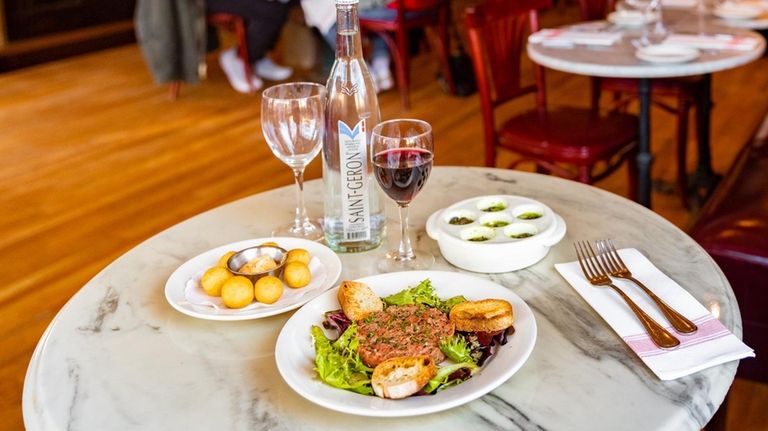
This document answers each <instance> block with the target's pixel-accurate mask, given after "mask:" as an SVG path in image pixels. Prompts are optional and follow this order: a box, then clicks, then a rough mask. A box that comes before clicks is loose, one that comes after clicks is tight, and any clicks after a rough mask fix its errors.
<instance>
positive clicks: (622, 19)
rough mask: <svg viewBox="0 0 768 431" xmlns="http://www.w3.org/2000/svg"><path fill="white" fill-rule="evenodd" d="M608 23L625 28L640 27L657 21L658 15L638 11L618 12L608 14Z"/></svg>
mask: <svg viewBox="0 0 768 431" xmlns="http://www.w3.org/2000/svg"><path fill="white" fill-rule="evenodd" d="M607 19H608V22H610V23H612V24H616V25H619V26H623V27H640V26H643V25H646V24H650V23H652V22H654V21H656V15H654V14H645V13H643V12H641V11H636V10H617V11H614V12H611V13H609V14H608V18H607Z"/></svg>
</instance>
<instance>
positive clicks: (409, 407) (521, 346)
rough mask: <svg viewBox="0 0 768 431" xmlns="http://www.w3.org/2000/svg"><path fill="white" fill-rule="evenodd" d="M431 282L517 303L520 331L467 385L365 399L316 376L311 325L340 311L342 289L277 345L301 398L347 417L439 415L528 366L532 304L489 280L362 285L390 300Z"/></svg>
mask: <svg viewBox="0 0 768 431" xmlns="http://www.w3.org/2000/svg"><path fill="white" fill-rule="evenodd" d="M425 278H428V279H430V280H431V281H432V286H433V287H434V288H435V291H436V292H437V294H438V296H439V297H441V298H449V297H451V296H455V295H464V297H466V298H467V299H469V300H478V299H485V298H499V299H506V300H507V301H509V302H510V303H511V304H512V309H513V311H514V319H515V324H514V326H515V332H514V334H512V335H511V336H509V338H508V342H507V344H505V345H504V346H500V347H498V350H497V351H496V352H495V353H494V355H493V356H491V358H490V359H489V360H488V361H487V362H486V363H485V365H484V366H483V368H482V369H480V370H479V371H478V372H476V374H475V375H474V376H473V377H472V378H471V379H469V380H467V381H465V382H464V383H462V384H460V385H457V386H453V387H451V388H448V389H445V390H442V391H440V392H438V393H437V394H435V395H428V396H417V397H410V398H406V399H402V400H390V399H384V398H378V397H376V396H369V395H360V394H356V393H354V392H350V391H345V390H342V389H337V388H334V387H332V386H329V385H327V384H325V383H323V382H322V381H320V380H319V379H318V378H317V377H316V375H315V370H314V366H315V349H314V347H313V345H312V337H311V336H310V332H309V331H310V327H311V326H312V325H318V326H322V321H323V313H325V312H326V311H330V310H337V309H339V308H340V306H339V301H338V300H337V299H336V295H337V292H338V288H334V289H332V290H329V291H328V292H325V293H324V294H322V295H320V296H319V297H318V298H316V299H314V300H312V301H310V302H309V303H307V304H306V305H304V306H303V307H302V308H301V309H300V310H299V311H297V312H296V313H294V314H293V316H291V318H290V319H288V322H286V324H285V326H283V329H282V331H280V335H279V336H278V338H277V345H276V347H275V360H276V361H277V369H278V370H279V371H280V374H281V375H282V376H283V379H284V380H285V381H286V383H288V386H290V387H291V388H293V390H295V391H296V392H298V393H299V395H301V396H303V397H304V398H306V399H308V400H309V401H312V402H313V403H315V404H318V405H321V406H323V407H326V408H329V409H331V410H336V411H339V412H343V413H350V414H353V415H361V416H379V417H403V416H416V415H423V414H427V413H434V412H438V411H442V410H447V409H450V408H452V407H456V406H459V405H461V404H464V403H467V402H469V401H472V400H475V399H477V398H480V397H481V396H483V395H485V394H487V393H488V392H490V391H492V390H494V389H495V388H497V387H498V386H500V385H502V384H503V383H504V382H506V381H507V380H508V379H509V378H510V377H512V375H513V374H515V373H516V372H517V370H519V369H520V367H522V365H523V364H524V363H525V361H526V360H527V359H528V356H529V355H530V354H531V351H532V350H533V346H534V344H535V343H536V319H535V318H534V316H533V312H531V309H530V308H528V305H527V304H526V303H525V302H524V301H523V300H522V299H521V298H520V297H519V296H517V295H516V294H515V293H513V292H512V291H510V290H509V289H507V288H506V287H504V286H501V285H499V284H496V283H494V282H492V281H490V280H488V279H484V278H479V277H474V276H471V275H466V274H462V273H458V272H444V271H408V272H393V273H389V274H380V275H374V276H371V277H365V278H361V279H360V280H358V281H361V282H364V283H366V284H368V285H369V286H370V287H371V288H372V289H373V290H374V291H375V292H376V293H377V294H378V295H379V296H387V295H390V294H393V293H396V292H399V291H401V290H403V289H406V288H408V287H413V286H416V285H417V284H419V283H420V282H421V281H422V280H424V279H425Z"/></svg>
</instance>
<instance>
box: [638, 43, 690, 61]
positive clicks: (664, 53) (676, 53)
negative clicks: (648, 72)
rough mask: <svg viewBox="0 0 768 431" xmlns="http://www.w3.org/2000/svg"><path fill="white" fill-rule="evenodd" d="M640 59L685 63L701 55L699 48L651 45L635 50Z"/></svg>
mask: <svg viewBox="0 0 768 431" xmlns="http://www.w3.org/2000/svg"><path fill="white" fill-rule="evenodd" d="M635 56H636V57H637V58H639V59H640V60H643V61H647V62H650V63H684V62H686V61H691V60H694V59H696V58H698V57H699V50H698V49H696V48H691V47H688V46H681V45H667V44H660V45H649V46H644V47H642V48H639V49H638V50H637V51H635Z"/></svg>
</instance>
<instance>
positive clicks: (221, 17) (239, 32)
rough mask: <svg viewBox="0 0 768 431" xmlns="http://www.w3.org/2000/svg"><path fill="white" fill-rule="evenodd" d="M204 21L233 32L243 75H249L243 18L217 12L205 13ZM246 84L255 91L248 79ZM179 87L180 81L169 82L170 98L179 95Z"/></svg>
mask: <svg viewBox="0 0 768 431" xmlns="http://www.w3.org/2000/svg"><path fill="white" fill-rule="evenodd" d="M206 22H207V24H208V25H210V26H212V27H216V28H220V29H222V30H225V31H229V32H232V33H234V34H235V37H236V38H237V55H238V57H240V59H241V60H242V61H243V69H245V76H251V75H252V74H253V69H252V66H251V63H250V62H249V61H248V39H247V38H246V37H245V18H243V17H241V16H240V15H235V14H231V13H224V12H217V13H209V14H207V15H206ZM248 86H249V87H250V92H251V93H254V92H255V91H256V90H255V89H254V88H253V86H252V84H251V81H250V80H248ZM180 89H181V81H173V82H171V85H170V88H169V95H170V97H171V100H176V99H177V98H178V97H179V90H180Z"/></svg>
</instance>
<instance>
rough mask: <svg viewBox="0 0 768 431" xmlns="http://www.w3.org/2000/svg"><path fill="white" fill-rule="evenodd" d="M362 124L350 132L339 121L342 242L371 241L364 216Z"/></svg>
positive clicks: (366, 214) (365, 186) (365, 172)
mask: <svg viewBox="0 0 768 431" xmlns="http://www.w3.org/2000/svg"><path fill="white" fill-rule="evenodd" d="M365 138H366V135H365V120H364V119H363V120H360V122H358V123H357V124H356V125H355V127H354V128H353V129H350V128H349V126H348V125H347V124H345V123H344V122H343V121H339V157H340V158H341V160H340V162H341V163H340V173H341V214H342V217H343V225H344V240H346V241H365V240H368V239H370V237H371V224H370V216H369V212H368V154H367V153H366V150H367V146H366V141H365Z"/></svg>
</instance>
